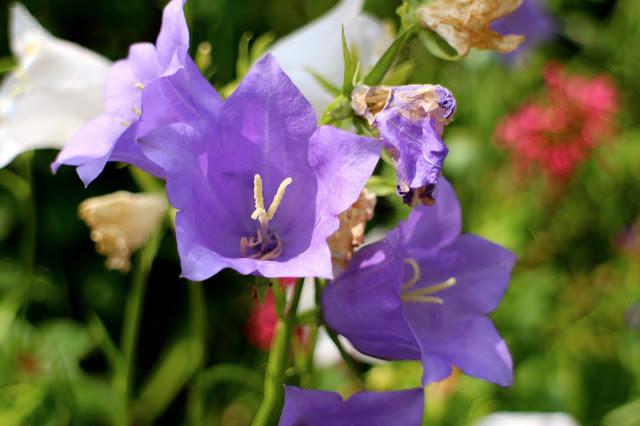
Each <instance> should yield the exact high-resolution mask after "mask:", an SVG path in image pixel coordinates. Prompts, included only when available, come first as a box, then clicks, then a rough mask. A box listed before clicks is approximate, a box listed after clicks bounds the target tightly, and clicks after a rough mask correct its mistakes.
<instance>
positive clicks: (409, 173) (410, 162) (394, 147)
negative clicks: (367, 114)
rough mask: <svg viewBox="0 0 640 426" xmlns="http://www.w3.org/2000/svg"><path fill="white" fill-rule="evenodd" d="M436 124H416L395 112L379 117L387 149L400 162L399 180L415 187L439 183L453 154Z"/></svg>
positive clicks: (378, 121)
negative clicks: (450, 152)
mask: <svg viewBox="0 0 640 426" xmlns="http://www.w3.org/2000/svg"><path fill="white" fill-rule="evenodd" d="M432 121H433V120H431V119H424V120H419V121H412V120H409V119H408V118H406V117H404V116H403V115H402V113H401V112H399V111H396V110H394V109H389V110H387V111H382V112H380V113H379V114H378V115H377V116H376V123H377V125H378V128H379V129H380V135H381V136H382V140H383V142H384V144H385V147H386V148H387V149H388V150H389V152H390V153H391V155H392V156H393V157H394V158H395V159H396V162H397V164H396V169H397V172H398V180H399V182H400V183H404V184H407V185H409V187H411V188H419V187H422V186H426V185H433V184H435V183H437V182H438V178H439V176H440V172H441V171H442V164H443V163H444V159H445V158H446V156H447V153H448V152H449V149H448V148H447V146H446V145H445V144H444V142H442V139H441V138H440V136H439V135H438V134H437V133H436V129H435V122H432Z"/></svg>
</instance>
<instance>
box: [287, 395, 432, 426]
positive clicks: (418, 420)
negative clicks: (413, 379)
mask: <svg viewBox="0 0 640 426" xmlns="http://www.w3.org/2000/svg"><path fill="white" fill-rule="evenodd" d="M423 414H424V391H423V390H422V389H408V390H401V391H392V392H358V393H355V394H353V395H351V397H350V398H349V399H347V400H346V401H344V400H343V399H342V397H341V396H340V394H338V393H336V392H328V391H320V390H309V389H300V388H296V387H293V386H285V388H284V408H283V410H282V415H281V416H280V422H279V423H278V425H279V426H297V425H305V426H324V425H332V426H347V425H367V426H389V425H402V426H420V425H421V424H422V417H423Z"/></svg>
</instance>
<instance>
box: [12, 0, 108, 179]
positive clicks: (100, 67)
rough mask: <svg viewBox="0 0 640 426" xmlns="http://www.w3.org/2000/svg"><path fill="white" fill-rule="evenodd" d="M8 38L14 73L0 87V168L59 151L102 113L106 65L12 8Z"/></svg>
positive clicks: (18, 8)
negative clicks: (35, 153) (34, 153)
mask: <svg viewBox="0 0 640 426" xmlns="http://www.w3.org/2000/svg"><path fill="white" fill-rule="evenodd" d="M9 38H10V47H11V51H12V53H13V54H14V55H15V57H16V58H17V60H18V65H17V68H16V69H15V70H14V71H13V72H11V73H10V74H8V75H7V76H6V77H5V79H4V80H3V81H2V83H1V84H0V167H4V166H6V165H7V164H8V163H10V162H11V161H12V160H13V159H14V158H15V157H16V156H18V155H20V154H21V153H23V152H26V151H30V150H33V149H37V148H61V147H62V146H63V145H64V143H65V142H66V141H67V140H68V139H69V138H70V137H71V136H72V135H73V133H75V131H76V130H78V129H79V128H80V127H81V126H82V125H83V124H84V123H85V122H87V121H88V120H89V119H91V118H92V117H94V116H96V115H98V114H100V113H101V112H102V100H103V92H104V82H105V79H106V77H107V72H108V71H109V67H110V65H111V64H110V62H109V61H108V60H107V59H106V58H104V57H103V56H101V55H99V54H97V53H95V52H92V51H90V50H88V49H85V48H84V47H81V46H79V45H77V44H74V43H71V42H68V41H65V40H60V39H57V38H55V37H53V36H52V35H51V34H49V33H48V32H47V31H46V30H45V29H44V28H42V26H40V24H39V23H38V22H37V21H36V20H35V18H34V17H33V16H31V14H30V13H29V11H27V9H26V8H25V7H24V6H23V5H21V4H19V3H16V4H15V5H13V6H12V7H11V9H10V13H9Z"/></svg>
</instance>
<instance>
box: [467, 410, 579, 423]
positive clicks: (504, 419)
mask: <svg viewBox="0 0 640 426" xmlns="http://www.w3.org/2000/svg"><path fill="white" fill-rule="evenodd" d="M474 426H578V423H576V421H575V420H573V419H572V418H571V417H570V416H569V415H567V414H565V413H495V414H491V415H489V416H487V417H485V418H483V419H481V420H479V421H478V422H477V423H475V425H474Z"/></svg>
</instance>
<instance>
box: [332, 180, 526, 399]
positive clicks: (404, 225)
mask: <svg viewBox="0 0 640 426" xmlns="http://www.w3.org/2000/svg"><path fill="white" fill-rule="evenodd" d="M437 195H438V202H437V203H436V204H435V205H434V206H431V207H427V206H418V207H416V208H415V209H413V211H412V212H411V214H410V215H409V218H408V219H407V221H406V222H401V223H400V225H399V226H398V227H397V228H395V229H394V230H392V231H390V232H389V234H388V235H387V237H386V239H385V240H383V241H380V242H378V243H374V244H372V245H369V246H367V247H365V248H363V249H362V250H360V251H359V252H358V253H356V255H355V256H354V258H353V260H352V261H351V263H350V265H349V269H347V271H346V272H344V273H343V274H341V275H340V276H339V277H338V278H337V279H336V280H335V281H334V282H333V283H331V284H329V285H328V286H327V287H326V289H325V291H324V292H323V296H322V308H323V312H324V317H325V320H326V321H327V324H328V325H329V326H330V327H331V328H333V329H334V330H336V331H337V332H338V333H340V334H341V335H343V336H345V337H346V338H348V339H349V341H350V342H351V343H352V344H353V345H354V346H355V348H356V349H358V350H359V351H360V352H363V353H365V354H367V355H371V356H374V357H377V358H383V359H392V360H421V361H422V365H423V368H424V373H423V378H422V381H423V384H427V383H431V382H435V381H438V380H442V379H444V378H446V377H447V376H448V375H449V374H450V373H451V368H452V366H453V365H455V366H457V367H459V368H460V369H461V370H462V371H463V372H465V373H467V374H469V375H472V376H475V377H479V378H481V379H485V380H489V381H492V382H495V383H498V384H500V385H504V386H506V385H509V384H510V383H511V381H512V365H511V357H510V355H509V351H508V349H507V347H506V344H505V342H504V341H503V340H502V339H501V338H500V336H499V335H498V333H497V332H496V330H495V328H494V326H493V324H492V322H491V320H490V319H489V318H487V315H488V314H489V313H490V312H492V311H493V310H494V309H495V308H496V306H497V305H498V303H499V301H500V299H501V298H502V296H503V294H504V292H505V290H506V288H507V285H508V283H509V279H510V274H511V269H512V268H513V265H514V263H515V257H514V255H513V254H512V253H511V252H509V251H508V250H506V249H504V248H502V247H500V246H498V245H496V244H493V243H491V242H489V241H486V240H484V239H482V238H480V237H477V236H474V235H471V234H463V235H460V228H461V217H460V206H459V204H458V200H457V198H456V195H455V193H454V192H453V188H452V187H451V185H450V184H449V183H448V182H447V181H446V180H445V179H441V180H440V183H439V184H438V194H437Z"/></svg>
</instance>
